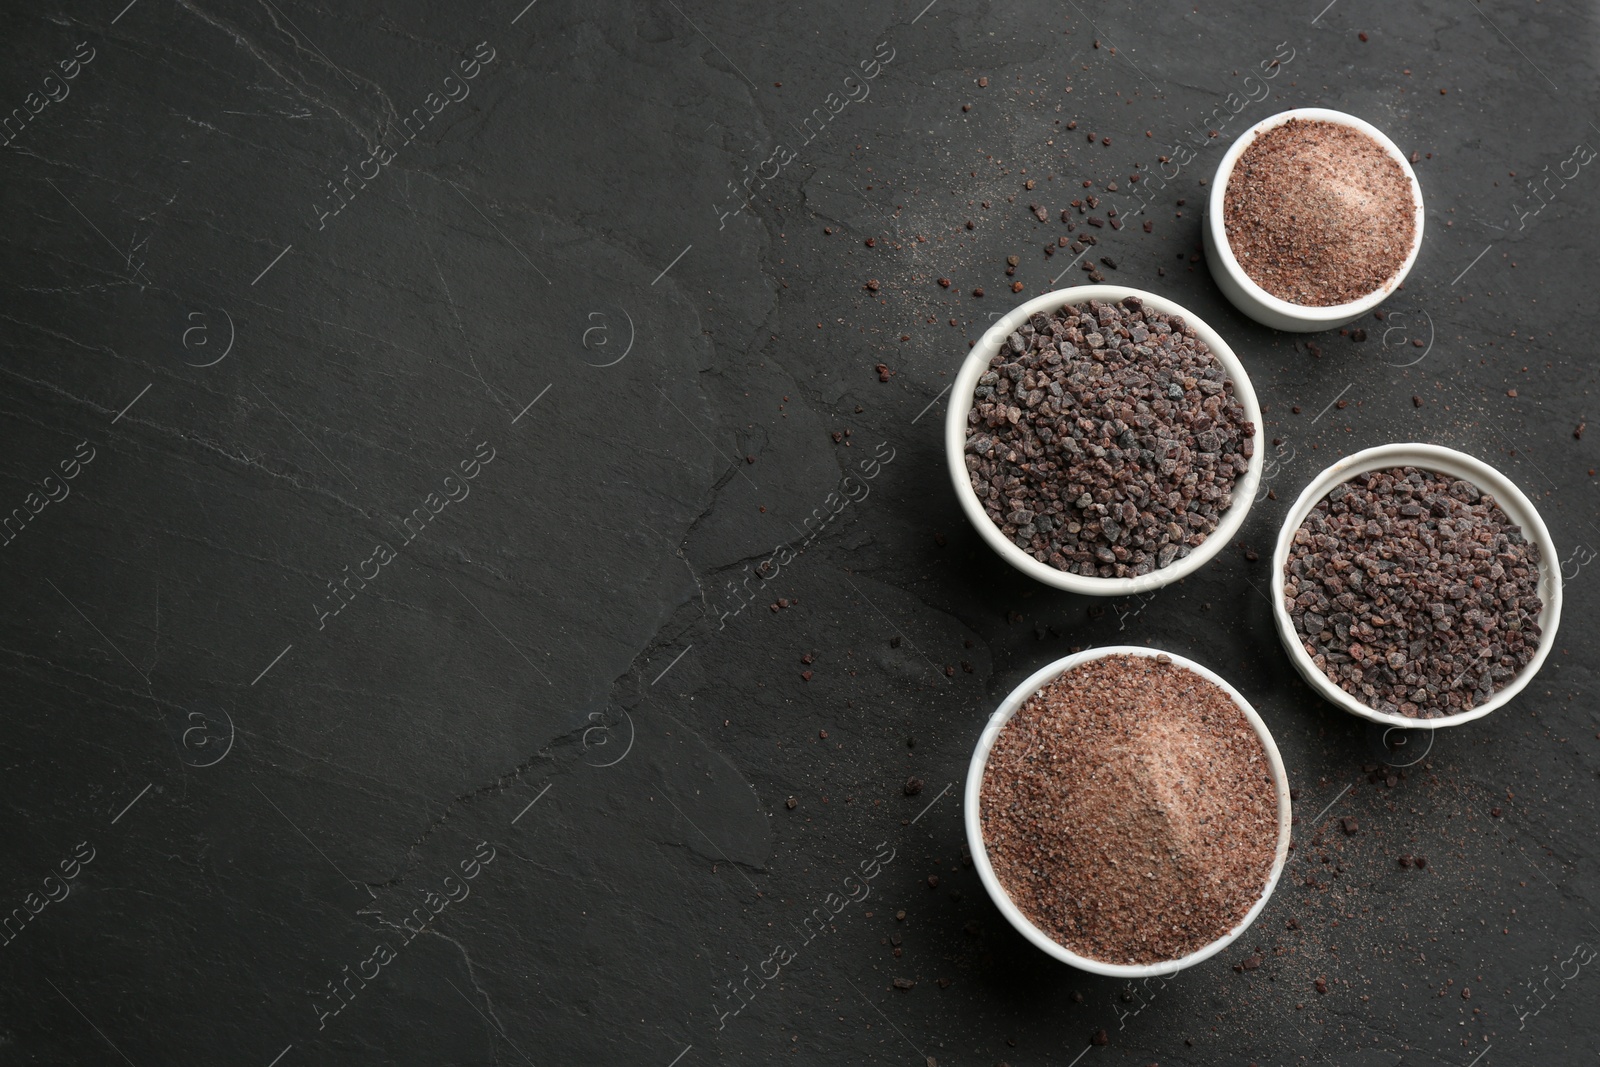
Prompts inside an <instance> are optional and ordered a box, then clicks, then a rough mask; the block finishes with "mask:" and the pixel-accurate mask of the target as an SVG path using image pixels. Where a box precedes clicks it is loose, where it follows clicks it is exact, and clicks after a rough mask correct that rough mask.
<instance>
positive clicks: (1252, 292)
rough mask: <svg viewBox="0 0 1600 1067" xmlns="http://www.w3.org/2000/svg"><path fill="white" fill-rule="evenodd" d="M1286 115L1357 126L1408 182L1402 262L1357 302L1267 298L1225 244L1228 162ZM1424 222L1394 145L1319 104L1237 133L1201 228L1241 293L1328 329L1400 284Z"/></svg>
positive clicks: (1417, 194) (1418, 247)
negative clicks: (1409, 209)
mask: <svg viewBox="0 0 1600 1067" xmlns="http://www.w3.org/2000/svg"><path fill="white" fill-rule="evenodd" d="M1291 119H1301V120H1305V121H1318V122H1331V123H1337V124H1339V125H1342V126H1349V127H1350V128H1352V129H1355V130H1359V131H1360V132H1362V133H1364V134H1366V135H1367V136H1368V137H1370V138H1372V139H1373V140H1374V141H1376V142H1377V143H1378V145H1379V147H1381V148H1382V149H1383V150H1384V151H1385V152H1386V153H1387V154H1388V155H1389V157H1390V158H1391V159H1393V160H1394V161H1395V162H1396V163H1398V164H1400V170H1401V172H1402V173H1403V174H1405V176H1406V180H1407V181H1408V182H1409V183H1410V185H1411V201H1412V206H1413V209H1414V210H1413V217H1414V218H1415V223H1416V224H1415V233H1414V234H1413V236H1412V241H1411V248H1410V250H1409V251H1408V252H1407V254H1406V258H1405V261H1404V262H1403V263H1401V264H1400V269H1399V270H1397V271H1395V273H1394V275H1393V276H1392V277H1390V278H1389V280H1388V281H1386V282H1384V283H1383V285H1381V286H1379V287H1378V288H1377V289H1374V290H1373V291H1372V292H1370V293H1368V294H1367V295H1366V296H1364V297H1362V298H1361V299H1359V300H1352V301H1349V302H1348V303H1344V304H1326V305H1322V306H1315V305H1311V304H1295V303H1291V302H1290V301H1288V300H1284V299H1283V298H1282V297H1278V296H1273V295H1272V294H1271V293H1269V292H1267V291H1266V290H1265V289H1263V288H1262V287H1261V286H1260V285H1258V284H1257V283H1256V281H1255V279H1253V278H1251V277H1250V275H1249V273H1247V272H1246V271H1245V269H1244V267H1243V266H1241V265H1240V263H1239V260H1238V259H1237V258H1236V257H1235V256H1234V254H1233V247H1232V245H1230V244H1229V243H1228V228H1227V226H1226V225H1225V220H1224V218H1223V201H1224V198H1225V197H1226V195H1227V191H1228V182H1229V181H1230V180H1231V179H1232V177H1233V167H1234V164H1235V163H1237V162H1238V161H1239V157H1240V156H1242V155H1243V154H1244V152H1245V150H1246V149H1247V148H1249V147H1250V145H1251V144H1253V143H1254V142H1255V140H1256V138H1258V137H1260V136H1261V135H1262V134H1263V133H1265V132H1267V131H1268V130H1271V129H1275V128H1277V127H1278V126H1282V125H1284V124H1285V123H1287V122H1289V121H1290V120H1291ZM1425 221H1426V214H1425V211H1424V208H1423V200H1422V184H1421V183H1420V182H1418V181H1417V172H1416V171H1415V170H1413V169H1412V168H1411V161H1410V160H1409V159H1407V158H1406V154H1405V153H1404V152H1402V151H1400V147H1399V146H1398V145H1396V144H1395V143H1394V141H1393V140H1391V139H1390V137H1389V135H1388V134H1386V133H1384V132H1383V131H1382V130H1380V129H1379V128H1378V127H1376V126H1374V125H1372V123H1370V122H1367V121H1366V120H1365V119H1362V118H1359V117H1357V116H1355V115H1351V114H1349V113H1347V112H1344V111H1335V110H1333V109H1332V108H1325V107H1297V108H1291V109H1289V110H1288V111H1280V112H1278V113H1277V114H1276V115H1268V116H1267V117H1266V118H1264V119H1262V120H1261V121H1260V122H1257V123H1256V124H1255V125H1253V126H1251V127H1250V128H1249V129H1247V130H1245V131H1244V132H1243V133H1241V134H1240V135H1239V136H1238V139H1236V140H1235V141H1234V142H1233V144H1232V145H1230V146H1229V148H1228V151H1227V152H1226V153H1225V154H1224V155H1223V157H1222V160H1221V162H1219V163H1218V164H1217V171H1216V174H1215V175H1214V176H1213V177H1212V181H1211V195H1210V196H1208V197H1207V198H1206V227H1207V229H1208V230H1209V231H1210V233H1211V237H1212V244H1213V245H1214V247H1215V249H1216V253H1217V260H1218V262H1220V263H1221V264H1222V267H1223V269H1224V270H1225V271H1227V272H1228V276H1229V277H1230V278H1232V279H1233V280H1234V281H1235V282H1236V283H1238V285H1239V287H1240V288H1241V289H1242V290H1243V291H1244V293H1245V295H1246V296H1248V297H1250V298H1251V299H1252V300H1255V301H1256V302H1257V303H1259V304H1260V305H1261V306H1262V307H1263V308H1265V309H1266V310H1268V311H1270V312H1274V313H1276V314H1278V315H1282V316H1285V317H1287V318H1290V319H1294V320H1298V321H1300V322H1304V323H1319V324H1325V325H1327V326H1329V327H1333V326H1337V325H1339V324H1341V323H1344V322H1347V321H1349V320H1350V319H1353V318H1357V317H1359V316H1361V315H1364V314H1366V313H1367V312H1368V311H1371V310H1372V309H1373V308H1375V307H1377V306H1378V305H1379V304H1381V303H1383V302H1384V301H1385V300H1387V299H1388V298H1389V296H1390V295H1391V294H1392V293H1394V292H1395V291H1396V290H1397V289H1399V288H1400V286H1401V285H1402V284H1403V283H1404V282H1405V280H1406V276H1407V275H1408V274H1410V273H1411V268H1412V266H1413V265H1414V264H1415V263H1416V262H1417V256H1418V254H1419V253H1420V252H1421V251H1422V230H1423V224H1424V223H1425Z"/></svg>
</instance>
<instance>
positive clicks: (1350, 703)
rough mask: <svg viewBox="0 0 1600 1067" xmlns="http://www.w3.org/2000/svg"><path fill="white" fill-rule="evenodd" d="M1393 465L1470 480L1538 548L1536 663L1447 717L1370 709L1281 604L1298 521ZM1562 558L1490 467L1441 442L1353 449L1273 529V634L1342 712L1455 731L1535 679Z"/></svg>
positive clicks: (1523, 500)
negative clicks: (1304, 640)
mask: <svg viewBox="0 0 1600 1067" xmlns="http://www.w3.org/2000/svg"><path fill="white" fill-rule="evenodd" d="M1390 467H1416V468H1418V469H1421V470H1429V471H1436V472H1438V473H1439V474H1448V475H1450V476H1451V477H1452V478H1461V479H1463V480H1465V481H1469V482H1471V483H1472V484H1473V485H1475V486H1477V487H1478V488H1479V489H1481V490H1483V491H1484V492H1486V493H1489V494H1490V495H1492V496H1493V497H1494V499H1495V502H1496V503H1498V504H1499V505H1500V509H1501V510H1502V511H1504V512H1505V513H1506V517H1507V518H1509V519H1510V520H1511V521H1512V522H1514V523H1516V524H1517V525H1518V526H1520V527H1522V535H1523V536H1524V537H1526V538H1527V539H1528V540H1529V541H1532V542H1533V543H1534V544H1536V545H1538V546H1539V557H1540V559H1539V599H1540V600H1542V601H1543V602H1544V610H1543V611H1541V612H1540V613H1539V629H1540V631H1541V633H1540V637H1539V648H1538V650H1537V651H1536V652H1535V653H1534V656H1533V659H1532V660H1530V661H1529V662H1528V665H1527V666H1526V667H1524V668H1522V670H1521V671H1520V672H1518V674H1517V676H1516V677H1515V678H1513V679H1512V680H1511V683H1510V684H1509V685H1507V686H1506V687H1505V688H1504V689H1501V690H1500V691H1499V692H1497V693H1495V695H1494V696H1493V697H1491V698H1490V699H1488V700H1486V701H1484V702H1483V703H1482V704H1479V705H1478V706H1477V707H1474V708H1469V709H1468V710H1466V711H1463V712H1460V713H1458V714H1456V715H1445V716H1441V717H1440V718H1437V719H1412V718H1408V717H1406V716H1404V715H1390V714H1388V713H1386V712H1382V711H1378V710H1376V709H1375V708H1369V707H1367V705H1365V704H1363V703H1361V701H1359V700H1357V699H1356V698H1355V697H1353V696H1351V695H1350V694H1349V693H1346V692H1345V691H1344V690H1343V689H1340V688H1339V687H1338V686H1337V685H1335V684H1334V682H1333V681H1332V680H1331V679H1330V678H1329V677H1328V676H1327V675H1326V674H1323V673H1322V672H1321V671H1319V670H1318V669H1317V665H1316V664H1315V663H1313V662H1311V657H1310V656H1309V655H1307V654H1306V650H1305V646H1304V645H1302V644H1301V643H1300V638H1299V635H1297V634H1296V633H1295V630H1294V622H1293V621H1292V620H1291V619H1290V618H1289V610H1288V608H1287V607H1285V605H1284V592H1283V587H1284V584H1285V583H1284V566H1285V565H1286V564H1287V563H1288V561H1289V547H1290V543H1291V541H1292V540H1293V538H1294V532H1295V531H1296V530H1298V529H1299V528H1300V524H1301V523H1303V522H1304V521H1305V519H1306V516H1307V515H1309V514H1310V513H1311V509H1312V508H1313V507H1315V506H1316V504H1317V501H1319V500H1321V499H1322V498H1323V497H1325V496H1327V495H1328V490H1330V489H1332V488H1333V487H1334V486H1336V485H1338V484H1339V483H1340V482H1347V481H1349V480H1350V479H1351V478H1354V477H1355V476H1356V475H1358V474H1364V473H1366V472H1367V471H1375V470H1386V469H1388V468H1390ZM1559 559H1560V557H1559V556H1557V555H1556V545H1555V542H1554V541H1552V540H1551V539H1550V531H1549V530H1548V529H1546V528H1545V525H1544V520H1543V519H1541V518H1540V517H1539V512H1538V511H1537V510H1535V509H1534V506H1533V504H1532V502H1530V501H1529V500H1528V498H1527V497H1525V496H1523V495H1522V490H1520V489H1518V488H1517V487H1516V485H1515V484H1514V483H1513V482H1512V481H1511V480H1510V479H1509V478H1507V477H1506V476H1505V475H1503V474H1501V473H1500V472H1499V471H1497V470H1495V469H1494V468H1493V467H1491V466H1489V465H1488V464H1487V463H1484V462H1482V461H1481V460H1477V459H1474V458H1472V457H1471V456H1469V455H1466V454H1465V453H1462V452H1457V451H1456V450H1455V449H1452V448H1443V447H1441V446H1439V445H1419V444H1394V445H1379V446H1378V447H1376V448H1369V449H1366V450H1364V451H1361V452H1357V453H1356V454H1355V455H1353V456H1346V457H1345V458H1344V459H1341V460H1340V461H1339V462H1337V463H1335V464H1334V465H1333V466H1331V467H1329V468H1328V469H1327V470H1325V471H1323V472H1322V473H1321V474H1319V475H1317V476H1316V477H1315V478H1314V479H1312V481H1311V484H1310V485H1308V486H1306V488H1305V491H1304V492H1302V493H1301V494H1300V499H1298V500H1296V501H1295V502H1294V506H1293V507H1292V508H1290V509H1289V514H1288V515H1287V516H1286V517H1285V518H1284V520H1283V529H1281V530H1279V531H1278V547H1277V549H1276V550H1274V552H1273V553H1272V617H1273V620H1274V621H1275V622H1276V623H1277V624H1278V637H1279V638H1280V639H1281V640H1282V641H1283V647H1284V648H1285V649H1286V650H1287V651H1288V653H1289V659H1290V661H1291V662H1292V663H1293V664H1294V666H1295V669H1296V670H1298V671H1299V672H1300V675H1301V677H1303V678H1304V679H1305V680H1306V682H1307V683H1308V684H1309V685H1310V686H1311V688H1313V689H1315V690H1316V691H1317V692H1318V693H1320V694H1322V695H1323V696H1324V697H1326V698H1327V699H1328V700H1330V701H1332V702H1333V703H1335V704H1337V705H1339V707H1341V708H1343V709H1344V710H1345V711H1348V712H1350V713H1351V714H1352V715H1359V716H1361V717H1362V718H1363V719H1371V720H1372V721H1373V722H1381V723H1385V724H1386V725H1389V726H1403V727H1407V728H1411V729H1421V730H1433V729H1437V728H1438V727H1441V726H1458V725H1460V724H1461V723H1464V722H1471V721H1472V720H1473V719H1481V718H1483V717H1484V716H1485V715H1487V714H1489V713H1490V712H1491V711H1493V710H1495V709H1496V708H1498V707H1501V706H1503V705H1504V704H1506V703H1507V702H1508V701H1510V700H1511V698H1512V697H1514V696H1516V695H1517V694H1518V693H1520V692H1522V690H1523V688H1524V687H1525V686H1527V684H1528V683H1529V682H1530V681H1532V680H1533V676H1534V675H1535V674H1537V673H1539V668H1540V667H1541V666H1543V664H1544V660H1545V657H1546V656H1548V655H1549V654H1550V649H1551V647H1552V646H1553V645H1554V644H1555V640H1556V629H1557V628H1558V627H1559V626H1560V624H1561V566H1560V563H1559V562H1558V560H1559Z"/></svg>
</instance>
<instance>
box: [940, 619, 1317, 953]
mask: <svg viewBox="0 0 1600 1067" xmlns="http://www.w3.org/2000/svg"><path fill="white" fill-rule="evenodd" d="M1116 655H1129V656H1149V657H1152V658H1154V657H1156V656H1167V657H1169V658H1170V659H1171V660H1172V662H1173V664H1174V665H1176V666H1179V667H1184V668H1186V669H1188V670H1191V671H1193V672H1194V673H1195V674H1198V675H1199V676H1200V677H1202V678H1205V679H1206V680H1208V681H1210V682H1213V683H1215V684H1216V685H1217V686H1218V687H1219V688H1220V689H1221V690H1222V691H1223V692H1224V693H1227V694H1228V696H1229V697H1231V698H1232V699H1233V702H1234V703H1235V704H1237V705H1239V710H1240V711H1242V712H1244V717H1245V718H1246V719H1247V720H1249V722H1250V726H1251V728H1252V729H1254V730H1255V732H1256V736H1257V737H1258V738H1260V739H1261V747H1262V749H1264V750H1265V752H1266V757H1267V769H1268V771H1269V773H1271V775H1272V781H1273V786H1274V788H1275V790H1276V792H1277V795H1278V850H1277V853H1276V854H1275V855H1274V857H1273V860H1272V872H1271V873H1270V874H1269V875H1268V876H1267V882H1266V885H1264V886H1263V887H1262V889H1261V897H1260V899H1259V900H1257V901H1256V902H1255V904H1253V905H1252V906H1251V908H1250V910H1249V911H1248V912H1246V913H1245V916H1244V918H1243V919H1241V920H1239V924H1238V925H1237V926H1235V927H1234V928H1233V929H1232V930H1230V931H1228V933H1226V934H1225V935H1223V936H1222V937H1219V938H1217V939H1216V940H1215V941H1213V942H1211V943H1210V944H1209V945H1206V946H1205V947H1204V948H1199V949H1196V950H1195V951H1193V952H1191V953H1189V954H1188V955H1187V956H1183V957H1180V958H1179V959H1175V960H1164V961H1162V962H1161V963H1143V964H1135V963H1107V962H1105V961H1104V960H1096V959H1091V958H1089V957H1088V956H1080V955H1078V953H1076V952H1073V951H1072V950H1071V949H1069V948H1067V947H1065V946H1064V945H1062V944H1060V943H1059V942H1057V941H1056V940H1055V939H1054V938H1052V937H1050V935H1049V934H1046V933H1045V932H1044V931H1043V930H1041V929H1039V928H1038V927H1037V926H1035V925H1033V922H1032V921H1031V920H1030V919H1029V918H1028V917H1027V916H1026V915H1024V914H1022V911H1021V910H1020V909H1019V908H1018V907H1017V906H1016V905H1015V904H1013V903H1012V902H1011V897H1010V896H1009V895H1007V893H1006V890H1005V887H1004V886H1003V885H1001V884H1000V879H999V877H998V876H996V875H995V873H994V868H993V867H992V866H991V865H990V863H989V851H988V849H987V847H985V845H984V843H983V820H982V818H981V817H980V814H981V813H980V812H979V810H978V806H979V804H980V802H981V797H982V793H983V773H984V770H985V768H986V767H987V766H988V763H989V753H990V752H992V751H993V750H994V743H995V740H996V739H997V738H998V737H999V736H1000V731H1001V730H1002V729H1003V728H1004V727H1005V725H1006V723H1008V722H1010V721H1011V716H1012V715H1014V714H1016V712H1017V709H1018V708H1020V707H1022V705H1023V704H1025V703H1026V702H1027V701H1028V699H1029V698H1030V697H1032V696H1033V695H1034V694H1035V693H1037V692H1039V690H1041V689H1043V688H1044V686H1045V685H1046V684H1048V683H1049V682H1051V681H1052V680H1054V679H1055V678H1056V677H1057V676H1058V675H1060V674H1063V673H1065V672H1066V671H1069V670H1071V669H1072V668H1074V667H1077V666H1079V665H1081V664H1084V663H1087V662H1089V661H1090V660H1096V659H1101V658H1103V657H1105V656H1116ZM1291 814H1292V813H1291V810H1290V802H1289V774H1288V772H1287V771H1285V770H1284V767H1283V757H1282V756H1280V755H1279V754H1278V746H1277V745H1276V744H1275V743H1273V740H1272V732H1271V731H1270V730H1268V729H1267V724H1266V723H1264V722H1262V721H1261V716H1259V715H1257V714H1256V710H1255V709H1254V708H1252V707H1251V706H1250V702H1249V701H1248V700H1246V699H1245V698H1244V697H1243V696H1242V695H1241V694H1240V693H1239V691H1238V690H1237V689H1235V688H1234V687H1233V686H1231V685H1229V684H1228V682H1227V681H1226V680H1225V679H1223V678H1222V677H1220V676H1219V675H1217V674H1215V673H1214V672H1212V671H1210V670H1208V669H1207V668H1205V667H1202V666H1200V664H1198V663H1196V662H1194V661H1193V660H1191V659H1186V658H1184V657H1183V656H1179V655H1177V654H1176V653H1172V652H1163V651H1161V650H1160V649H1157V648H1145V647H1143V646H1140V645H1107V646H1106V647H1104V648H1091V649H1088V650H1086V651H1083V652H1078V653H1076V654H1074V655H1071V656H1067V657H1065V658H1064V659H1058V660H1056V661H1055V662H1054V663H1052V664H1050V665H1049V666H1047V667H1042V668H1040V669H1039V670H1038V671H1036V672H1034V673H1033V674H1032V675H1030V676H1029V677H1028V679H1027V680H1026V681H1024V682H1023V683H1022V684H1021V685H1019V686H1017V687H1016V688H1015V689H1013V690H1012V691H1011V694H1010V695H1009V696H1007V697H1006V698H1005V700H1004V701H1002V702H1001V704H1000V707H999V708H997V709H996V710H995V713H994V714H993V715H991V716H990V717H989V725H988V726H986V727H984V731H983V734H982V736H980V737H979V738H978V747H977V748H976V749H974V750H973V753H972V763H971V764H970V765H969V767H968V769H967V787H966V810H965V813H964V817H965V820H966V828H967V848H968V850H969V851H971V853H972V865H973V867H975V868H976V869H977V871H978V878H979V880H980V881H982V882H983V887H984V888H985V889H987V890H988V891H989V899H991V900H993V901H994V906H995V907H997V908H999V909H1000V914H1002V915H1004V916H1005V917H1006V919H1007V921H1009V922H1010V923H1011V925H1012V926H1014V927H1016V928H1017V932H1018V933H1020V934H1022V936H1023V937H1025V938H1027V939H1028V940H1029V941H1032V942H1033V943H1034V944H1035V945H1037V946H1038V947H1039V948H1040V949H1042V950H1044V952H1046V953H1047V954H1049V955H1051V956H1054V957H1055V958H1056V959H1058V960H1060V961H1061V962H1062V963H1070V964H1072V966H1074V967H1077V968H1079V969H1080V970H1084V971H1089V972H1091V973H1093V974H1104V975H1110V976H1111V977H1113V978H1148V977H1151V976H1154V975H1169V974H1175V973H1177V972H1178V971H1181V970H1183V969H1184V968H1185V967H1192V966H1194V965H1195V964H1197V963H1200V962H1201V961H1202V960H1208V959H1210V958H1211V957H1212V956H1215V955H1216V954H1217V953H1219V952H1221V951H1222V950H1223V949H1225V948H1227V947H1228V946H1229V945H1231V944H1233V942H1234V941H1236V940H1237V939H1238V938H1239V935H1240V934H1242V933H1244V932H1245V930H1247V929H1249V927H1250V924H1251V923H1253V922H1255V921H1256V916H1258V915H1260V914H1261V910H1262V909H1263V908H1265V907H1266V906H1267V900H1268V899H1269V898H1271V896H1272V891H1273V889H1275V888H1276V887H1277V885H1278V878H1279V877H1280V876H1281V875H1282V874H1283V866H1284V863H1285V862H1286V861H1287V860H1288V858H1289V824H1290V816H1291Z"/></svg>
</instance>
